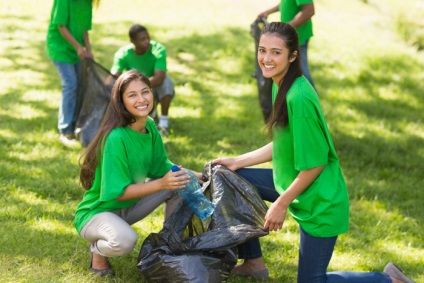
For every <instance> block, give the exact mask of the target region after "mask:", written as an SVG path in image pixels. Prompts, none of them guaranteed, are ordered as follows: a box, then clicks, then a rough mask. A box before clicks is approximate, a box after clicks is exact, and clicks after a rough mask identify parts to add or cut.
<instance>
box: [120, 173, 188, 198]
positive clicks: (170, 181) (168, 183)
mask: <svg viewBox="0 0 424 283" xmlns="http://www.w3.org/2000/svg"><path fill="white" fill-rule="evenodd" d="M184 174H185V175H184ZM183 175H184V176H183ZM189 179H190V176H188V174H187V172H186V171H185V170H181V171H178V172H172V171H169V172H168V173H166V174H165V176H163V177H162V178H159V179H156V180H153V181H151V182H147V183H138V184H132V185H129V186H127V187H126V188H125V191H124V193H123V194H122V195H121V196H120V197H118V198H117V199H116V200H118V201H124V200H131V199H138V198H142V197H145V196H149V195H152V194H154V193H157V192H159V191H163V190H177V189H182V188H184V187H185V185H186V184H187V183H188V182H189Z"/></svg>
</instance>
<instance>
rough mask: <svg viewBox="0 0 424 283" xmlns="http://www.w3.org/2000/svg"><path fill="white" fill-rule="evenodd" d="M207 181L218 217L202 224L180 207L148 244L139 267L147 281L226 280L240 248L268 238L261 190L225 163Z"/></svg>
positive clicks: (207, 173) (208, 170)
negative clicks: (250, 242) (244, 243)
mask: <svg viewBox="0 0 424 283" xmlns="http://www.w3.org/2000/svg"><path fill="white" fill-rule="evenodd" d="M203 177H204V179H206V180H207V181H206V182H205V183H204V184H203V190H204V193H205V195H206V196H207V197H208V198H210V199H211V201H212V202H213V204H214V205H215V211H214V213H213V214H212V216H211V217H209V218H207V219H205V220H203V221H202V220H200V219H199V218H197V217H196V216H195V215H194V214H193V212H192V211H191V209H190V208H189V207H188V205H187V204H186V203H185V202H183V201H181V202H180V203H179V205H178V206H177V208H176V209H175V211H174V212H173V213H172V215H171V216H170V217H169V218H168V219H167V220H166V221H165V223H164V226H163V229H162V230H161V231H160V232H159V233H151V234H150V235H149V236H148V237H147V238H146V239H145V241H144V242H143V245H142V247H141V250H140V254H139V257H138V264H137V266H138V269H139V271H140V272H141V274H142V275H143V277H144V278H145V279H146V281H147V282H190V283H194V282H196V283H197V282H199V283H205V282H209V283H211V282H225V281H226V280H227V279H228V277H229V276H230V271H231V269H232V268H233V267H234V266H235V265H236V263H237V256H236V246H237V245H239V244H241V243H243V242H245V241H247V240H249V239H251V238H257V237H262V236H265V235H267V234H268V231H265V230H264V229H263V225H264V218H265V214H266V211H267V209H268V207H267V206H266V204H265V203H264V201H263V200H262V199H261V197H260V195H259V193H258V192H257V190H256V188H255V187H253V186H252V185H251V184H250V183H249V182H247V181H246V180H244V179H243V178H241V177H240V176H238V175H237V174H236V173H234V172H233V171H231V170H229V169H228V168H227V167H225V166H221V165H211V164H210V163H209V164H207V165H206V166H205V168H204V170H203Z"/></svg>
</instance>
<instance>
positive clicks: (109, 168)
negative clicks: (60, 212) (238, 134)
mask: <svg viewBox="0 0 424 283" xmlns="http://www.w3.org/2000/svg"><path fill="white" fill-rule="evenodd" d="M153 105H154V98H153V93H152V88H151V84H150V81H149V79H148V78H147V77H146V76H144V75H142V74H141V73H139V72H138V71H136V70H131V71H128V72H126V73H123V74H122V75H121V76H120V77H119V78H118V80H117V81H116V82H115V84H114V87H113V89H112V95H111V100H110V102H109V105H108V107H107V109H106V113H105V115H104V117H103V120H102V122H101V125H100V127H99V129H98V131H97V133H96V136H95V137H94V139H93V140H92V142H91V143H90V144H89V145H88V147H87V149H86V151H85V153H84V155H83V159H82V163H81V173H80V181H81V184H82V185H83V187H84V188H85V189H87V191H86V193H85V194H84V197H83V200H82V201H81V203H80V204H79V205H78V208H77V210H76V212H75V220H74V224H75V227H76V229H77V231H78V233H79V234H80V235H81V237H82V238H84V239H85V240H87V241H88V242H89V243H90V256H91V264H90V270H91V271H92V272H94V273H95V274H97V275H100V276H105V275H111V276H113V275H114V272H113V270H112V269H111V267H110V265H109V261H108V257H113V256H122V255H126V254H128V253H130V252H131V251H132V250H133V248H134V245H135V244H136V240H137V234H136V233H135V231H134V230H133V229H132V228H131V226H130V225H132V224H133V223H135V222H137V221H139V220H141V219H143V218H144V217H146V216H147V215H149V214H150V213H151V212H152V211H153V210H154V209H156V208H157V207H158V206H159V205H161V204H162V203H164V202H167V205H166V211H165V218H166V217H167V216H169V215H170V214H171V212H172V211H173V208H175V205H177V203H178V202H179V201H180V200H181V198H180V197H179V196H178V194H177V192H176V190H177V189H182V188H184V187H185V185H186V184H187V183H188V179H189V178H190V177H189V176H188V175H187V174H186V173H187V172H186V171H185V170H181V171H178V172H172V171H171V167H172V165H173V164H172V163H171V162H170V161H169V159H168V157H167V154H166V151H165V147H164V144H163V142H162V138H161V136H160V134H159V131H158V129H157V128H156V125H155V123H154V121H153V119H152V118H150V117H149V113H150V111H151V110H152V108H153ZM184 174H185V175H184ZM195 174H196V175H197V177H198V178H199V181H200V179H201V174H200V173H198V172H195ZM147 178H149V179H151V181H149V182H145V180H146V179H147Z"/></svg>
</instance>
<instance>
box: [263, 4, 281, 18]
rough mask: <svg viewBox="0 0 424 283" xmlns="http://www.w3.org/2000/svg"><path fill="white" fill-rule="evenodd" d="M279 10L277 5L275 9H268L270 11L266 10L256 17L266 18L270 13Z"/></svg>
mask: <svg viewBox="0 0 424 283" xmlns="http://www.w3.org/2000/svg"><path fill="white" fill-rule="evenodd" d="M279 10H280V5H277V6H275V7H272V8H270V9H268V10H266V11H263V12H262V13H260V14H259V15H258V18H268V16H269V14H272V13H275V12H278V11H279Z"/></svg>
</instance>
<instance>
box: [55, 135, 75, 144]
mask: <svg viewBox="0 0 424 283" xmlns="http://www.w3.org/2000/svg"><path fill="white" fill-rule="evenodd" d="M59 140H60V141H61V142H62V143H63V144H64V145H66V146H75V145H77V144H78V142H77V141H76V139H75V136H74V135H73V134H60V136H59Z"/></svg>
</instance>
